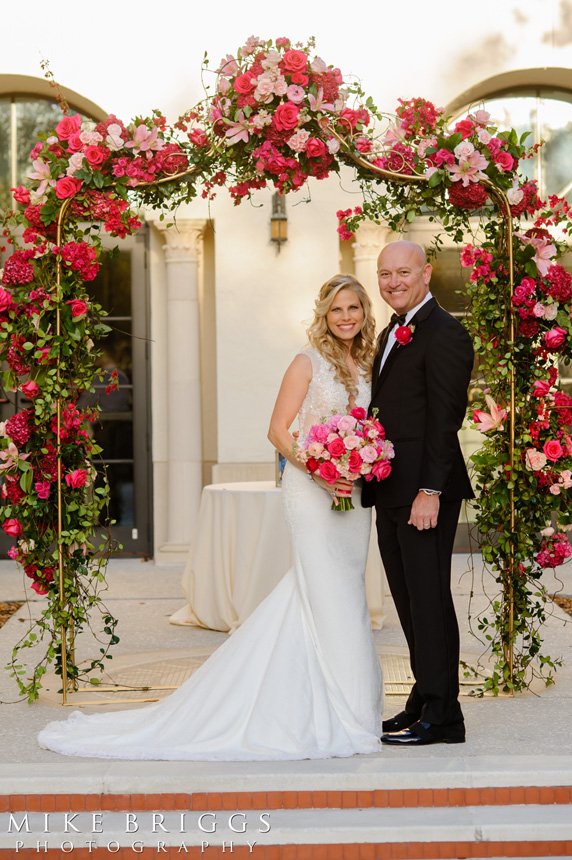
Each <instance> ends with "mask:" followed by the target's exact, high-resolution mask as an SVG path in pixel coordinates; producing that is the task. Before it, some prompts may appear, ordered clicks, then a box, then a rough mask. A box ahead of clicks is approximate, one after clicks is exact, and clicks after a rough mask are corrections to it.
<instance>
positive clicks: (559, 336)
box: [543, 325, 566, 349]
mask: <svg viewBox="0 0 572 860" xmlns="http://www.w3.org/2000/svg"><path fill="white" fill-rule="evenodd" d="M565 340H566V329H563V328H561V327H560V326H558V325H557V326H555V327H554V328H551V329H550V331H547V332H546V334H545V335H544V337H543V341H544V345H545V346H547V347H548V349H559V347H561V346H562V344H563V343H564V342H565Z"/></svg>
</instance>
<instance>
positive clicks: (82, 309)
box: [66, 299, 87, 317]
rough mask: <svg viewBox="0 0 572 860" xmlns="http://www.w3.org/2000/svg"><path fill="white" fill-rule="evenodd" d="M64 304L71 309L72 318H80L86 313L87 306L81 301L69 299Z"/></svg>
mask: <svg viewBox="0 0 572 860" xmlns="http://www.w3.org/2000/svg"><path fill="white" fill-rule="evenodd" d="M66 304H67V305H69V306H70V308H71V315H72V317H82V316H83V315H84V314H85V313H86V312H87V305H86V303H85V302H84V301H82V300H81V299H70V300H69V301H68V302H66Z"/></svg>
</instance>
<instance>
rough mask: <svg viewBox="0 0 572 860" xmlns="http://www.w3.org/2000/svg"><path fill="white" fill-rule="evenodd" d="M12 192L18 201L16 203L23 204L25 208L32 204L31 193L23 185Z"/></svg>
mask: <svg viewBox="0 0 572 860" xmlns="http://www.w3.org/2000/svg"><path fill="white" fill-rule="evenodd" d="M10 190H11V191H12V197H13V198H14V200H15V201H16V203H23V205H24V206H27V205H28V203H29V202H30V192H29V191H28V189H27V188H24V186H23V185H18V187H17V188H12V189H10Z"/></svg>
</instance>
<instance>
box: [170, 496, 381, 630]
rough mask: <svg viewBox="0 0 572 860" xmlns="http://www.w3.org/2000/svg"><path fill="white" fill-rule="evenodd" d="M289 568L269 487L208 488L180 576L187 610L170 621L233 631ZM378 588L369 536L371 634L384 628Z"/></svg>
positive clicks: (280, 514)
mask: <svg viewBox="0 0 572 860" xmlns="http://www.w3.org/2000/svg"><path fill="white" fill-rule="evenodd" d="M325 501H326V500H325ZM340 516H351V513H344V514H340ZM291 565H292V550H291V546H290V535H289V533H288V528H287V526H286V521H285V518H284V510H283V508H282V499H281V490H280V488H279V487H276V486H275V484H274V481H248V482H240V483H238V482H237V483H227V484H210V485H209V486H206V487H205V488H204V489H203V492H202V496H201V505H200V510H199V519H198V523H197V528H196V529H195V540H194V547H193V550H192V551H191V553H190V554H189V559H188V561H187V565H186V567H185V571H184V573H183V580H182V586H183V591H184V592H185V595H186V597H187V600H188V603H187V604H186V605H185V606H183V607H182V608H181V609H179V610H178V611H177V612H175V614H174V615H172V616H171V618H170V621H171V623H172V624H189V625H194V626H198V627H207V628H209V629H211V630H224V631H229V630H231V631H232V630H234V629H235V628H236V627H238V626H239V625H240V624H242V622H243V621H244V620H245V619H246V618H247V617H248V616H249V615H250V613H251V612H252V610H253V609H255V608H256V607H257V606H258V604H259V603H260V602H261V601H262V600H263V598H264V597H266V595H267V594H269V593H270V591H272V589H273V588H274V586H275V585H276V584H277V582H278V581H279V580H280V579H281V578H282V576H283V575H284V574H285V573H286V571H287V570H288V569H289V568H290V567H291ZM384 580H385V576H384V572H383V566H382V563H381V559H380V557H379V552H378V549H377V544H376V538H375V528H372V535H371V540H370V548H369V557H368V562H367V568H366V594H367V602H368V606H369V611H370V616H371V621H372V626H373V627H374V628H377V629H379V628H380V627H381V626H382V623H383V612H382V610H383V595H384Z"/></svg>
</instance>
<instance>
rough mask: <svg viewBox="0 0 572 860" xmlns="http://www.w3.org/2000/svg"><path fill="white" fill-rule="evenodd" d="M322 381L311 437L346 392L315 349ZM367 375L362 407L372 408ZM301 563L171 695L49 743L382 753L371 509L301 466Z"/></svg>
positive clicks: (291, 493) (286, 755)
mask: <svg viewBox="0 0 572 860" xmlns="http://www.w3.org/2000/svg"><path fill="white" fill-rule="evenodd" d="M305 354H306V355H308V356H309V357H310V360H311V362H312V368H313V377H312V381H311V383H310V387H309V389H308V393H307V396H306V398H305V400H304V403H303V405H302V408H301V410H300V414H299V430H300V436H301V438H302V437H303V435H304V434H305V433H306V432H307V431H308V429H309V427H310V425H311V424H313V423H316V421H318V420H319V419H320V417H323V416H326V415H329V414H330V413H331V412H332V411H335V412H346V411H347V401H348V396H347V392H346V390H345V388H344V387H343V385H341V383H339V382H337V381H336V380H335V379H334V374H333V371H332V370H331V368H330V366H329V364H328V363H327V362H326V361H325V359H323V358H322V357H321V356H320V354H319V353H318V352H317V351H315V350H306V351H305ZM368 402H369V386H368V384H367V383H366V382H365V380H364V379H361V380H360V384H359V393H358V396H357V399H356V403H357V405H361V406H365V407H367V405H368ZM282 492H283V496H284V504H285V509H286V517H287V520H288V523H289V526H290V529H291V533H292V541H293V548H294V559H295V562H294V566H293V567H292V568H291V569H290V570H289V571H288V573H286V574H285V575H284V577H283V579H281V580H280V582H279V583H278V585H277V586H276V587H275V588H274V589H273V591H272V592H271V593H270V594H269V595H268V597H266V598H265V600H264V601H263V602H262V603H261V604H260V605H259V606H258V607H257V608H256V609H255V611H254V612H253V613H252V614H251V615H250V616H249V617H248V618H247V619H246V621H245V622H244V624H242V626H241V627H239V628H238V630H236V631H235V632H234V633H233V635H232V636H231V637H230V638H229V639H228V640H226V642H224V644H223V645H221V646H220V647H219V648H218V649H217V650H216V651H215V652H214V654H212V656H211V657H209V659H208V660H207V661H206V662H205V663H204V664H203V665H202V666H201V667H200V668H199V669H198V670H197V671H196V672H195V673H194V674H193V675H192V676H191V677H190V678H189V679H188V680H187V681H186V682H185V683H184V684H183V685H182V686H181V687H180V688H179V689H178V690H177V691H176V692H175V693H173V694H172V695H170V696H168V697H167V698H166V699H163V700H162V701H160V702H158V703H156V704H152V705H146V706H144V707H141V708H137V709H131V710H123V711H109V712H107V713H98V714H90V715H86V714H84V713H80V712H74V713H72V714H71V716H70V717H69V718H68V719H67V720H65V721H62V722H53V723H49V724H48V725H47V726H46V728H45V729H43V731H41V732H40V734H39V736H38V741H39V743H40V746H42V747H45V748H47V749H51V750H55V751H56V752H59V753H63V754H65V755H79V756H98V757H110V758H123V759H190V760H223V761H252V760H259V759H274V760H280V759H305V758H308V759H310V758H329V757H331V756H351V755H354V754H356V753H372V752H377V751H378V750H379V749H380V741H379V736H380V734H381V707H382V678H381V669H380V666H379V661H378V659H377V655H376V653H375V649H374V644H373V637H372V632H371V625H370V620H369V613H368V609H367V605H366V600H365V584H364V579H365V566H366V558H367V551H368V543H369V534H370V511H369V510H366V509H364V508H361V506H360V504H359V496H358V493H359V490H357V489H356V488H354V504H355V510H353V511H349V512H344V513H338V512H335V511H332V510H330V500H329V499H328V496H327V495H326V494H325V492H324V491H323V489H321V488H320V487H319V486H318V485H317V484H315V483H313V482H312V481H310V480H309V479H308V476H307V475H306V474H304V472H302V471H301V470H300V469H296V468H295V467H293V466H290V465H289V464H288V465H287V466H286V469H285V472H284V478H283V484H282Z"/></svg>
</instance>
